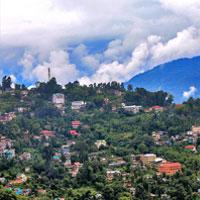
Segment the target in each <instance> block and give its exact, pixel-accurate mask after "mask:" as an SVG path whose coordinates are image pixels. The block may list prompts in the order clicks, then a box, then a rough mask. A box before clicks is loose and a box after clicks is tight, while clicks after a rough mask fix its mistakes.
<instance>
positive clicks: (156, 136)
mask: <svg viewBox="0 0 200 200" xmlns="http://www.w3.org/2000/svg"><path fill="white" fill-rule="evenodd" d="M166 134H167V132H166V131H157V132H155V131H153V132H152V136H153V138H154V140H156V141H158V140H159V139H160V138H162V137H163V136H165V135H166Z"/></svg>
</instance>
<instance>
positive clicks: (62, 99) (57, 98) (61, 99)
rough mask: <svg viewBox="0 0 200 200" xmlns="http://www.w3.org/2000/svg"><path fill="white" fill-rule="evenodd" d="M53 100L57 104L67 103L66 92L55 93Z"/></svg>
mask: <svg viewBox="0 0 200 200" xmlns="http://www.w3.org/2000/svg"><path fill="white" fill-rule="evenodd" d="M52 102H53V103H55V104H64V103H65V96H64V94H61V93H57V94H54V95H53V98H52Z"/></svg>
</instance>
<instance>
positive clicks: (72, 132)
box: [70, 130, 80, 135]
mask: <svg viewBox="0 0 200 200" xmlns="http://www.w3.org/2000/svg"><path fill="white" fill-rule="evenodd" d="M70 134H71V135H80V133H77V132H76V130H71V131H70Z"/></svg>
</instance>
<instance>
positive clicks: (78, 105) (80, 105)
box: [71, 101, 86, 110]
mask: <svg viewBox="0 0 200 200" xmlns="http://www.w3.org/2000/svg"><path fill="white" fill-rule="evenodd" d="M85 106H86V103H85V102H84V101H73V102H72V106H71V109H72V110H79V109H81V108H84V107H85Z"/></svg>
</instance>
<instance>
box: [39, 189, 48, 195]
mask: <svg viewBox="0 0 200 200" xmlns="http://www.w3.org/2000/svg"><path fill="white" fill-rule="evenodd" d="M38 193H40V194H46V193H47V191H46V190H38Z"/></svg>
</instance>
